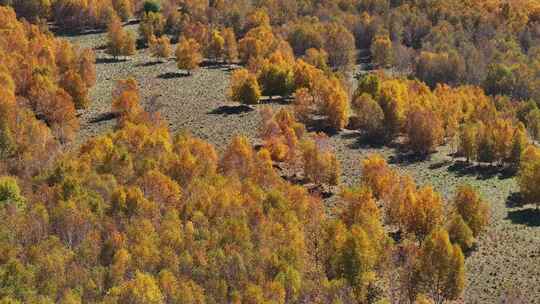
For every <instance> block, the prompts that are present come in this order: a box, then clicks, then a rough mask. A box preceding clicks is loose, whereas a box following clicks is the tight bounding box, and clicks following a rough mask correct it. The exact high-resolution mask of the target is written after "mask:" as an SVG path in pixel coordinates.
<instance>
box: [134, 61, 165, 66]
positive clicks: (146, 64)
mask: <svg viewBox="0 0 540 304" xmlns="http://www.w3.org/2000/svg"><path fill="white" fill-rule="evenodd" d="M165 62H166V61H159V60H158V61H148V62H144V63H138V64H137V65H135V66H136V67H150V66H154V65H160V64H162V63H165Z"/></svg>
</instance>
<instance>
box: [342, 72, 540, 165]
mask: <svg viewBox="0 0 540 304" xmlns="http://www.w3.org/2000/svg"><path fill="white" fill-rule="evenodd" d="M351 108H352V109H353V112H354V115H353V121H354V125H355V127H357V128H359V129H361V130H362V131H363V132H364V134H365V135H366V137H367V138H369V139H371V140H373V141H382V142H388V141H392V140H394V139H396V138H397V137H399V136H400V135H405V138H406V141H405V146H406V147H407V148H408V149H410V150H411V151H414V152H416V153H419V154H423V155H425V154H427V153H429V152H431V151H433V150H434V149H435V148H436V147H437V146H439V145H441V144H443V143H451V144H453V145H454V146H455V147H456V151H457V152H458V154H459V155H462V156H464V157H466V158H467V160H468V161H471V160H473V161H481V162H488V163H494V162H499V163H508V164H510V165H512V166H513V167H515V168H517V167H519V160H520V156H521V154H522V152H523V150H524V149H525V147H526V146H527V145H528V143H529V139H528V138H529V135H528V133H530V134H532V135H534V134H536V133H535V130H536V126H538V121H539V120H538V119H539V118H540V116H539V115H537V113H538V110H537V107H536V105H535V104H534V103H523V102H515V101H512V100H510V99H509V98H505V97H495V98H494V97H490V96H487V95H486V94H485V93H484V91H483V90H482V89H481V88H479V87H473V86H458V87H455V88H452V87H449V86H446V85H438V86H437V87H436V88H435V89H434V90H431V89H430V88H429V87H428V86H426V85H425V84H424V83H422V82H419V81H416V80H406V79H399V78H387V77H385V76H380V75H377V74H367V75H365V76H364V77H362V78H361V79H360V80H359V83H358V87H357V89H356V91H355V93H354V94H353V98H352V102H351ZM527 130H529V132H527Z"/></svg>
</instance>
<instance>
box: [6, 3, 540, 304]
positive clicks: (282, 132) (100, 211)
mask: <svg viewBox="0 0 540 304" xmlns="http://www.w3.org/2000/svg"><path fill="white" fill-rule="evenodd" d="M0 4H3V5H4V6H0V158H1V161H0V171H1V177H0V303H5V304H7V303H65V304H67V303H70V304H71V303H156V304H157V303H185V304H188V303H250V304H251V303H253V304H255V303H261V304H262V303H268V304H270V303H275V304H277V303H343V304H346V303H443V302H445V301H452V300H460V299H462V298H461V296H462V292H463V289H464V285H465V279H466V276H467V270H466V269H465V266H464V260H465V258H466V257H465V256H466V255H467V253H469V252H471V251H473V250H475V247H476V239H477V238H478V237H479V236H480V235H482V233H484V232H485V230H486V228H487V227H488V225H489V201H487V200H486V199H489V198H482V197H480V195H479V194H478V193H477V192H476V190H475V189H474V188H473V187H471V186H470V185H466V184H463V185H461V186H459V187H457V189H456V190H455V194H454V196H453V197H452V198H451V199H448V200H444V199H443V198H442V196H441V195H440V194H439V193H437V192H436V191H435V190H434V189H433V187H431V186H430V185H417V183H416V182H415V181H414V180H413V178H412V177H410V176H408V175H406V174H402V173H400V172H398V171H397V170H395V169H393V168H392V167H391V166H389V165H388V164H387V162H386V161H385V159H384V158H383V157H381V156H380V155H376V154H374V155H371V156H370V157H368V158H366V159H365V160H364V161H363V162H362V163H361V164H358V170H359V171H360V172H361V174H362V177H361V183H359V184H358V185H355V186H354V187H345V186H342V187H340V164H339V161H338V160H337V159H336V157H335V155H334V153H333V150H332V147H331V146H330V145H329V144H328V136H329V135H332V134H335V133H338V132H340V131H341V130H343V129H354V130H359V132H361V134H362V136H363V137H364V138H365V140H366V141H367V142H369V143H370V144H373V145H399V146H400V147H401V149H402V150H403V151H404V153H407V154H408V155H412V156H413V157H417V158H419V159H424V158H428V157H429V155H430V153H432V152H433V151H435V150H436V149H437V148H438V147H439V146H441V145H449V146H451V147H452V150H453V152H454V157H455V158H462V159H465V160H466V161H467V162H477V163H484V164H491V165H493V166H498V167H501V168H503V169H504V170H506V171H508V172H509V173H510V174H515V175H516V176H517V179H518V183H519V186H520V190H521V196H522V198H523V200H524V201H526V202H529V203H536V204H540V187H538V183H539V182H540V148H538V147H536V145H535V142H536V140H537V139H539V138H540V109H538V104H537V103H538V102H540V3H538V1H534V0H529V1H527V0H522V1H521V0H520V1H499V0H491V1H488V0H475V1H462V0H450V1H438V0H432V1H428V0H425V1H420V0H419V1H405V0H403V1H400V0H393V1H386V0H341V1H340V0H334V1H331V0H329V1H315V0H303V1H292V0H253V1H249V0H213V1H204V0H162V1H141V0H0ZM133 20H137V21H136V22H139V23H138V29H139V30H138V32H132V31H129V30H125V29H124V27H123V25H124V24H125V23H127V22H130V21H133ZM96 30H97V31H106V32H107V37H108V43H107V45H106V48H107V52H108V54H110V56H111V58H112V60H129V57H130V56H131V55H133V54H134V53H136V52H137V51H138V49H141V48H149V49H150V51H151V53H152V55H153V57H155V58H154V59H153V60H156V61H162V60H168V59H170V58H174V60H176V63H177V67H178V69H179V70H181V71H182V72H183V73H186V75H187V77H189V75H192V73H194V72H195V71H196V70H197V68H198V67H199V66H200V65H201V64H202V63H203V62H210V63H214V64H221V65H230V66H231V67H232V68H233V69H234V71H233V72H232V74H231V77H230V85H229V87H230V88H229V92H228V97H229V99H230V102H231V103H241V104H245V105H247V106H249V107H255V106H257V104H259V103H260V102H261V101H262V100H274V99H276V100H280V101H281V102H283V103H286V104H288V105H290V106H288V107H286V108H283V109H281V110H279V111H275V112H274V111H272V110H270V109H269V108H262V109H261V123H260V130H259V133H260V138H259V139H260V142H262V145H260V147H259V146H257V147H255V146H254V144H253V143H252V142H250V140H249V139H248V138H246V137H243V136H238V137H236V138H235V139H234V140H233V141H232V142H231V143H230V144H229V146H228V148H227V149H226V150H225V151H224V152H222V153H218V152H217V151H216V149H215V148H214V147H213V146H212V145H211V144H209V143H207V142H205V141H203V140H201V139H198V138H195V137H193V136H191V135H190V134H189V133H184V132H182V133H178V134H172V133H171V132H170V131H169V130H168V128H167V124H166V122H165V121H164V120H163V119H162V118H161V116H160V114H159V113H154V112H147V111H145V109H144V108H143V107H142V106H141V100H140V99H141V98H140V90H144V89H146V88H143V87H139V86H138V84H137V82H136V81H135V80H133V79H119V80H118V81H117V84H116V87H115V88H114V90H113V91H112V92H111V109H110V110H111V112H112V113H114V116H115V119H116V125H115V127H114V130H111V131H110V132H108V133H106V134H102V135H100V136H97V137H94V138H91V139H89V140H87V141H86V142H84V143H83V144H81V145H80V146H76V147H73V145H72V143H73V140H74V139H75V138H76V137H77V132H78V129H79V120H78V116H77V113H79V112H80V111H84V109H85V108H86V107H87V106H88V105H89V104H90V103H91V102H92V101H91V100H90V98H89V97H88V91H89V90H90V89H91V88H92V86H93V85H94V84H95V81H96V69H95V56H94V53H93V50H90V49H80V48H78V47H76V46H74V45H72V44H70V43H69V42H67V41H66V40H63V39H60V38H56V37H55V35H54V34H53V32H56V33H65V32H70V33H71V34H75V33H83V32H88V31H96ZM174 45H175V46H174ZM173 46H174V47H173ZM358 63H359V64H360V66H361V67H362V72H358V71H357V67H358ZM366 70H369V71H367V72H366ZM355 78H357V79H355ZM277 164H279V166H280V167H286V168H288V169H289V170H292V171H295V172H297V173H298V175H299V176H301V177H302V181H301V182H293V181H289V180H287V179H284V178H283V177H282V176H281V175H280V171H278V170H277V169H276V167H277ZM328 187H334V188H335V189H338V190H336V192H337V193H336V196H338V199H337V201H338V203H337V204H336V207H334V208H329V207H328V206H326V205H325V203H324V200H323V198H322V197H321V196H320V195H318V192H317V191H312V190H313V189H314V188H315V189H319V188H328ZM465 301H466V300H465Z"/></svg>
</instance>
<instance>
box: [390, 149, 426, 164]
mask: <svg viewBox="0 0 540 304" xmlns="http://www.w3.org/2000/svg"><path fill="white" fill-rule="evenodd" d="M430 157H431V154H430V153H428V154H418V153H413V152H399V151H398V152H396V154H394V155H391V156H390V157H389V158H388V163H389V164H395V165H412V164H416V163H420V162H423V161H426V160H429V159H430Z"/></svg>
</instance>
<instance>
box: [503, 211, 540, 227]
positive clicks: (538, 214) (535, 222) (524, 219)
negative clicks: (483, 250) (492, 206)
mask: <svg viewBox="0 0 540 304" xmlns="http://www.w3.org/2000/svg"><path fill="white" fill-rule="evenodd" d="M507 219H509V220H510V221H511V222H512V223H514V224H519V225H525V226H529V227H540V209H538V208H527V209H519V210H512V211H508V216H507Z"/></svg>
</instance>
